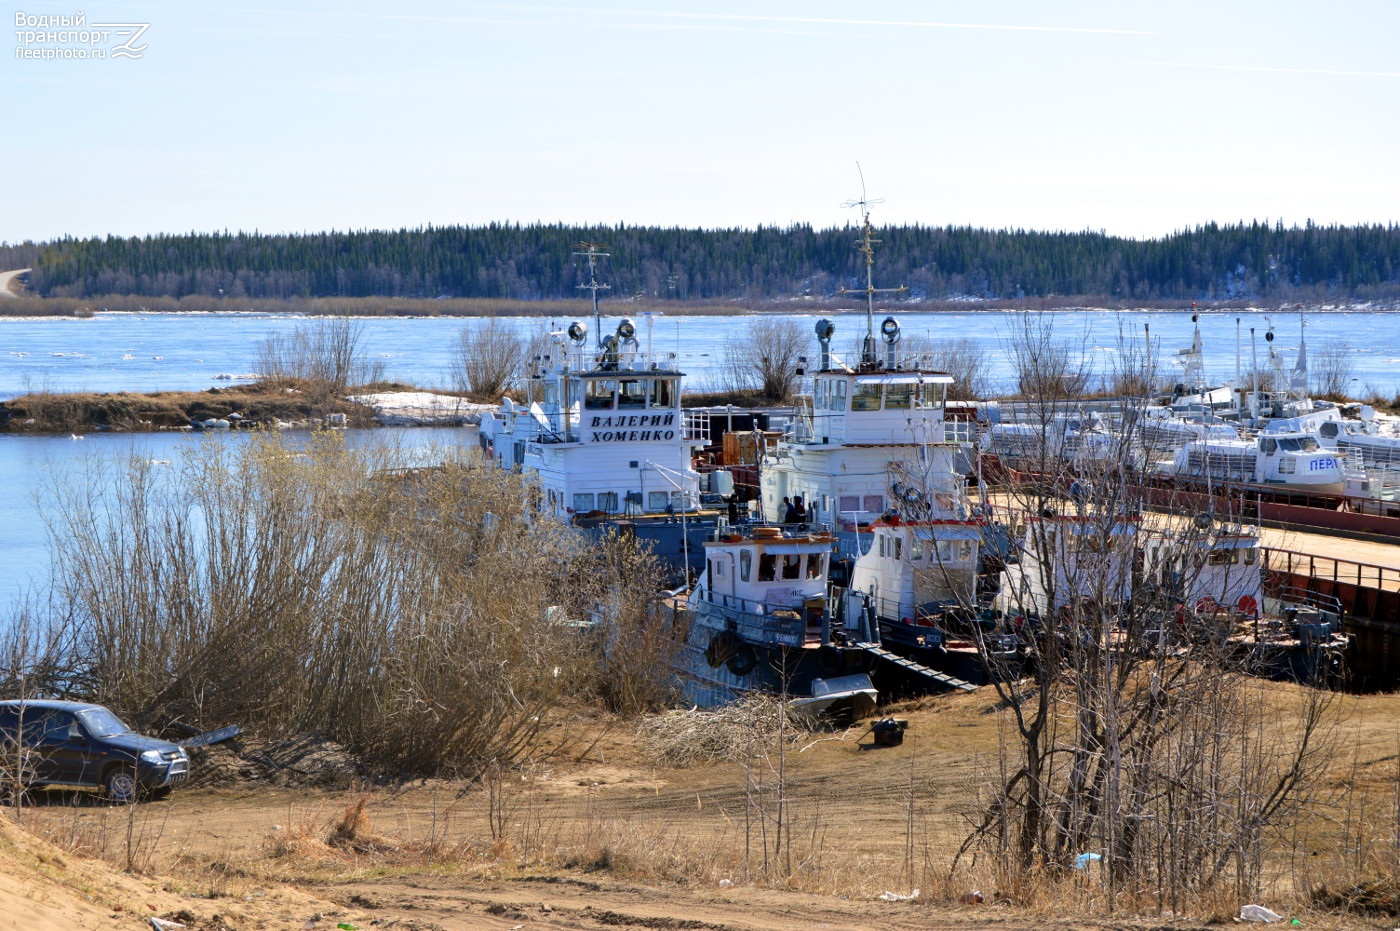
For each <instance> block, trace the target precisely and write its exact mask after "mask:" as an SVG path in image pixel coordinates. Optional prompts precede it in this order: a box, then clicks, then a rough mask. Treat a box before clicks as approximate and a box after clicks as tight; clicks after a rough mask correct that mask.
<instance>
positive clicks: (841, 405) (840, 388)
mask: <svg viewBox="0 0 1400 931" xmlns="http://www.w3.org/2000/svg"><path fill="white" fill-rule="evenodd" d="M831 389H832V390H831V409H832V410H834V411H844V410H845V409H846V380H845V379H838V380H836V381H833V382H832V383H831Z"/></svg>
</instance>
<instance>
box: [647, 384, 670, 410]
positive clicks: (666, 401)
mask: <svg viewBox="0 0 1400 931" xmlns="http://www.w3.org/2000/svg"><path fill="white" fill-rule="evenodd" d="M650 406H651V407H675V406H676V385H675V379H673V378H654V379H652V380H651V401H650Z"/></svg>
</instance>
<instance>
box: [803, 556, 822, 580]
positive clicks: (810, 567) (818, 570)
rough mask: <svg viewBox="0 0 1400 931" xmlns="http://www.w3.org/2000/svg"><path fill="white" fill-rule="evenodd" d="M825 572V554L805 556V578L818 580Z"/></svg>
mask: <svg viewBox="0 0 1400 931" xmlns="http://www.w3.org/2000/svg"><path fill="white" fill-rule="evenodd" d="M825 571H826V554H825V553H808V554H807V578H809V579H819V578H821V577H822V573H824V572H825Z"/></svg>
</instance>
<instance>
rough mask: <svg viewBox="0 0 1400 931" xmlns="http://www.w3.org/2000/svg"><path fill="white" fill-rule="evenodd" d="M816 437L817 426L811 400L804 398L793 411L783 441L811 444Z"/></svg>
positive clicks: (784, 429)
mask: <svg viewBox="0 0 1400 931" xmlns="http://www.w3.org/2000/svg"><path fill="white" fill-rule="evenodd" d="M814 436H816V424H815V422H814V417H813V414H812V407H811V404H810V399H808V398H802V399H800V400H799V401H798V404H797V406H796V407H794V408H793V409H792V417H791V418H790V419H789V420H788V422H787V424H786V426H784V427H783V439H785V440H787V441H788V442H790V443H810V442H811V441H812V438H813V437H814Z"/></svg>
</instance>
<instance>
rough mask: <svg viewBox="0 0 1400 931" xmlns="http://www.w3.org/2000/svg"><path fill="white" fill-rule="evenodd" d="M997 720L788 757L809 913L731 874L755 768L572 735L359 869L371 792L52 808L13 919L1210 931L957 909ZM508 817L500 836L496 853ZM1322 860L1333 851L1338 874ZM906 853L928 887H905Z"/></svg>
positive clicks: (1387, 719) (1359, 767)
mask: <svg viewBox="0 0 1400 931" xmlns="http://www.w3.org/2000/svg"><path fill="white" fill-rule="evenodd" d="M1296 696H1297V688H1296V687H1295V686H1284V685H1277V684H1269V685H1265V686H1264V687H1263V691H1262V692H1261V700H1267V701H1271V702H1272V701H1278V702H1280V703H1286V702H1289V701H1292V700H1294V699H1295V698H1296ZM1338 701H1339V702H1341V703H1342V705H1343V707H1342V709H1341V710H1342V711H1343V712H1344V714H1343V723H1342V727H1343V730H1344V734H1343V735H1342V736H1341V740H1340V744H1341V745H1342V746H1344V747H1345V748H1346V751H1345V753H1344V754H1342V755H1341V756H1340V757H1339V759H1338V761H1337V763H1336V764H1335V766H1334V771H1335V776H1334V777H1333V778H1332V780H1331V782H1332V784H1334V785H1336V786H1338V787H1341V786H1345V787H1346V788H1347V790H1348V791H1350V792H1353V793H1355V795H1354V799H1355V800H1357V801H1356V806H1359V807H1355V811H1354V812H1353V814H1356V813H1359V814H1360V815H1361V816H1362V817H1365V816H1366V813H1367V809H1366V807H1365V805H1366V804H1371V805H1373V806H1375V807H1373V808H1371V809H1369V811H1370V813H1371V817H1379V818H1382V819H1384V818H1385V817H1391V819H1392V821H1393V805H1392V807H1391V808H1387V807H1386V806H1387V805H1391V804H1392V801H1393V800H1390V801H1387V799H1388V798H1389V795H1388V793H1393V792H1394V785H1395V780H1396V778H1397V773H1396V756H1395V751H1396V736H1395V726H1394V721H1395V720H1396V715H1397V713H1400V696H1369V697H1365V698H1352V697H1346V696H1343V697H1339V699H1338ZM996 710H997V709H996V696H995V693H994V692H993V691H991V690H988V689H983V690H981V691H979V692H976V693H971V694H966V695H952V696H946V697H936V698H931V699H925V700H923V701H922V702H920V703H918V704H915V705H908V706H903V707H901V708H899V709H897V710H896V713H898V714H899V715H900V716H901V717H906V718H907V719H908V720H909V722H910V727H909V731H908V736H907V739H906V740H905V743H904V745H903V746H901V747H895V748H881V749H869V748H868V744H869V743H870V741H869V739H868V736H867V733H866V730H865V728H862V727H857V728H853V729H851V730H849V731H846V732H836V733H828V734H824V735H819V736H817V737H815V738H810V739H807V740H806V741H804V742H803V743H802V744H800V745H799V746H797V747H795V748H794V749H793V751H791V752H790V753H789V755H788V758H787V764H786V765H787V767H788V770H789V772H788V778H789V780H790V784H791V797H790V805H791V818H792V824H793V838H794V839H793V847H792V849H793V852H794V856H795V858H796V859H797V860H798V861H799V863H798V866H799V869H798V874H799V876H800V879H799V880H798V881H796V882H795V884H794V885H795V888H792V889H786V890H784V889H772V888H766V887H765V886H764V885H763V884H762V883H760V882H757V881H756V880H754V878H753V877H750V878H748V879H746V878H745V876H743V875H742V874H741V873H740V872H738V870H737V869H736V864H737V863H739V862H740V860H741V857H740V856H739V854H741V852H742V848H743V844H744V829H743V811H744V807H745V806H744V798H745V785H746V779H745V776H746V774H745V769H744V767H742V766H740V765H738V764H720V765H705V766H697V767H693V768H669V767H667V766H665V765H662V764H660V763H659V762H658V761H657V758H656V757H655V755H654V754H653V753H651V752H650V751H648V749H647V747H646V742H645V740H641V741H639V739H638V731H637V730H636V726H635V725H619V724H615V723H614V724H603V723H601V722H602V719H599V718H574V719H570V720H567V721H563V722H561V723H560V724H558V725H557V726H556V727H554V728H552V729H551V730H550V731H549V733H548V734H547V736H546V739H545V743H544V746H543V747H542V750H541V756H540V757H539V758H538V760H537V761H536V762H535V763H534V764H532V765H531V766H530V767H527V768H526V769H525V770H524V771H522V772H520V773H517V774H512V776H511V778H510V779H509V780H508V781H507V782H506V783H504V784H502V786H501V790H500V792H499V793H498V794H497V798H498V804H497V806H495V807H494V808H493V806H492V805H491V804H490V803H489V800H488V794H487V793H486V792H485V791H484V790H483V789H482V788H481V787H480V786H463V785H461V784H457V783H446V782H426V783H413V784H410V785H405V786H398V787H379V788H375V789H373V790H371V791H369V792H368V794H367V795H366V796H363V797H364V798H365V799H366V807H365V817H366V820H365V822H364V823H363V824H362V825H361V828H360V830H361V832H362V833H361V838H360V840H357V842H356V843H355V845H353V846H352V847H350V848H345V847H334V848H333V847H331V846H327V845H326V843H325V842H324V839H325V838H326V837H328V836H329V835H330V833H331V830H332V827H333V825H334V824H335V823H336V822H337V821H338V820H339V819H341V818H342V817H343V815H344V812H345V811H346V810H347V806H349V805H351V804H352V803H354V802H355V801H356V800H357V799H358V798H361V797H362V796H361V794H360V793H359V792H357V791H329V790H312V789H295V788H272V787H268V786H264V785H240V786H235V787H226V788H218V789H210V788H199V787H188V788H185V789H183V790H181V791H178V792H177V793H175V795H174V796H172V798H171V800H170V801H168V802H161V803H151V804H147V805H142V806H139V807H138V808H137V809H136V811H135V813H134V817H128V816H129V815H130V814H132V813H131V812H130V810H128V809H125V808H112V807H110V806H106V805H103V804H100V803H98V802H96V801H94V800H93V799H92V798H91V797H90V796H87V795H84V794H82V793H60V792H47V793H40V798H39V799H38V800H37V801H36V803H35V804H34V805H31V806H27V807H26V809H25V817H26V823H27V825H28V826H29V827H30V828H31V829H32V830H35V831H37V832H38V833H40V834H42V835H43V836H44V837H46V838H49V839H51V840H52V841H53V842H54V844H55V845H57V846H56V847H55V846H49V845H48V844H46V843H44V842H43V841H39V840H34V839H32V838H30V839H27V840H25V841H24V842H23V845H22V846H16V844H15V842H14V840H13V838H14V837H16V836H20V835H18V832H16V831H14V829H13V828H10V827H8V826H7V825H0V827H3V828H4V830H5V831H6V832H7V833H3V834H0V841H3V843H0V915H4V916H15V915H22V916H24V921H23V922H21V923H20V924H19V925H11V926H14V927H21V928H24V929H26V931H28V929H33V931H59V929H68V928H84V929H86V928H103V929H106V928H113V929H116V928H126V929H133V931H135V929H145V928H147V927H148V925H147V924H146V922H145V918H146V917H147V916H150V915H179V914H180V913H181V912H184V913H185V914H186V916H187V917H188V918H189V919H190V920H189V921H188V924H189V926H190V927H191V928H194V929H204V931H227V929H229V928H233V929H239V931H242V929H277V931H280V929H289V931H290V929H296V931H320V929H324V931H331V929H335V928H336V927H337V925H340V924H342V923H346V924H352V925H354V926H355V927H356V928H359V929H364V931H370V929H373V931H379V929H382V928H391V929H401V931H454V929H469V928H470V929H476V928H484V929H501V931H526V929H564V928H580V929H605V928H657V929H711V931H729V929H733V931H741V929H749V931H779V929H803V931H805V929H818V928H819V929H849V931H867V929H868V931H875V929H913V928H934V929H942V928H948V929H952V928H979V929H990V928H999V929H1005V931H1022V929H1024V931H1031V929H1043V928H1047V927H1049V928H1071V927H1072V928H1081V927H1084V928H1109V927H1129V928H1140V929H1143V931H1147V929H1167V928H1196V927H1202V926H1203V925H1204V922H1203V921H1194V922H1193V921H1184V920H1172V921H1167V920H1164V919H1162V918H1153V919H1142V920H1140V921H1139V920H1128V921H1124V920H1112V921H1111V920H1107V919H1105V920H1101V921H1100V920H1089V919H1086V918H1083V917H1075V916H1074V915H1073V914H1067V910H1066V909H1065V908H1064V907H1060V908H1058V909H1056V908H1054V907H1038V908H1037V907H1032V908H1013V907H1011V906H1010V905H1007V904H1005V903H998V902H997V901H996V895H995V892H994V888H995V887H994V886H991V885H986V884H985V882H986V878H985V877H983V880H982V884H981V886H980V891H982V892H983V893H984V894H985V895H986V898H987V901H986V902H983V903H981V904H962V903H960V901H959V899H960V897H961V896H962V895H963V894H965V893H967V892H969V891H970V889H969V888H967V887H969V886H972V885H973V884H974V880H972V879H968V878H962V879H958V880H957V881H955V882H954V883H953V884H951V885H949V884H947V883H946V882H944V881H943V880H942V877H944V876H946V868H947V864H948V862H949V860H950V859H951V854H952V851H953V850H954V849H955V847H956V845H957V843H958V842H959V841H960V840H961V838H962V837H963V836H964V835H965V834H966V830H967V824H968V820H967V819H968V817H969V816H970V815H971V813H972V812H973V810H974V809H975V806H976V804H977V796H978V792H979V789H981V788H984V787H985V786H986V784H987V779H988V774H989V773H993V772H995V768H996V757H997V745H998V739H999V738H998V726H997V721H998V718H999V717H1000V716H999V715H998V714H997V713H996ZM911 799H912V803H911ZM1363 799H1364V800H1369V802H1366V801H1362V800H1363ZM492 811H495V812H496V814H497V816H498V818H502V819H503V820H504V822H505V823H506V829H505V831H504V832H502V833H501V836H499V837H497V838H495V839H493V834H492V831H491V827H490V823H489V822H490V817H489V816H490V815H491V813H492ZM911 811H912V812H913V815H914V817H913V818H912V820H911ZM1387 813H1389V814H1387ZM0 820H2V819H0ZM911 823H912V824H913V825H914V828H913V832H912V837H913V842H912V845H911V844H909V838H910V837H911V833H910V828H909V825H910V824H911ZM1325 829H1326V830H1333V829H1336V830H1340V828H1338V827H1337V826H1336V825H1333V826H1332V827H1329V828H1325ZM128 838H132V839H133V841H132V842H130V843H128V840H127V839H128ZM755 843H756V842H755ZM1328 843H1329V841H1328V840H1327V839H1326V838H1319V839H1318V841H1317V847H1318V849H1319V850H1321V851H1323V854H1322V855H1324V856H1326V855H1327V854H1326V851H1327V846H1326V845H1327V844H1328ZM911 846H912V849H913V853H914V856H915V858H916V860H917V861H918V863H919V865H918V867H917V868H916V869H917V870H918V873H917V875H915V876H914V877H913V880H914V881H913V883H911V882H910V878H911V876H910V874H909V873H908V872H907V870H906V867H905V866H904V863H905V859H904V858H905V856H906V853H907V852H908V850H909V849H910V847H911ZM128 849H131V850H133V851H134V857H133V859H134V861H135V864H136V869H137V870H138V872H137V873H136V874H135V875H129V874H124V873H122V872H120V871H119V870H114V869H111V868H110V867H109V866H107V865H106V864H107V863H113V864H116V865H117V866H120V865H122V863H123V859H124V857H125V854H126V851H127V850H128ZM429 849H432V850H437V851H439V853H438V854H427V853H424V851H425V850H429ZM1314 856H1318V854H1314ZM104 859H105V861H106V863H104V862H103V860H104ZM58 863H61V864H62V866H58V865H56V864H58ZM926 867H927V868H926ZM754 869H758V862H757V861H756V860H755V861H754ZM911 885H919V886H921V887H922V889H921V895H920V897H919V898H918V899H917V900H915V901H912V902H886V901H881V900H880V899H879V895H880V893H882V892H885V891H892V892H897V893H908V892H909V891H910V886H911ZM1239 904H1243V903H1230V907H1231V908H1233V909H1237V908H1238V905H1239ZM1265 904H1270V903H1268V902H1265ZM1272 904H1274V905H1276V906H1280V907H1283V906H1281V905H1280V903H1279V902H1274V903H1272ZM1069 911H1070V912H1072V909H1071V910H1069ZM216 915H217V916H219V918H218V919H217V920H216V919H215V918H214V916H216ZM1221 919H1222V916H1216V921H1217V922H1218V921H1220V920H1221ZM1224 920H1226V921H1228V916H1224ZM1302 920H1303V923H1304V926H1305V927H1307V928H1312V929H1321V928H1342V927H1347V928H1358V927H1387V928H1388V927H1392V926H1393V925H1394V924H1395V923H1396V922H1395V920H1394V919H1378V920H1379V921H1380V922H1381V924H1377V923H1376V921H1371V920H1356V919H1355V918H1347V917H1346V916H1335V915H1326V914H1319V913H1316V912H1306V913H1304V914H1303V915H1302Z"/></svg>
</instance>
